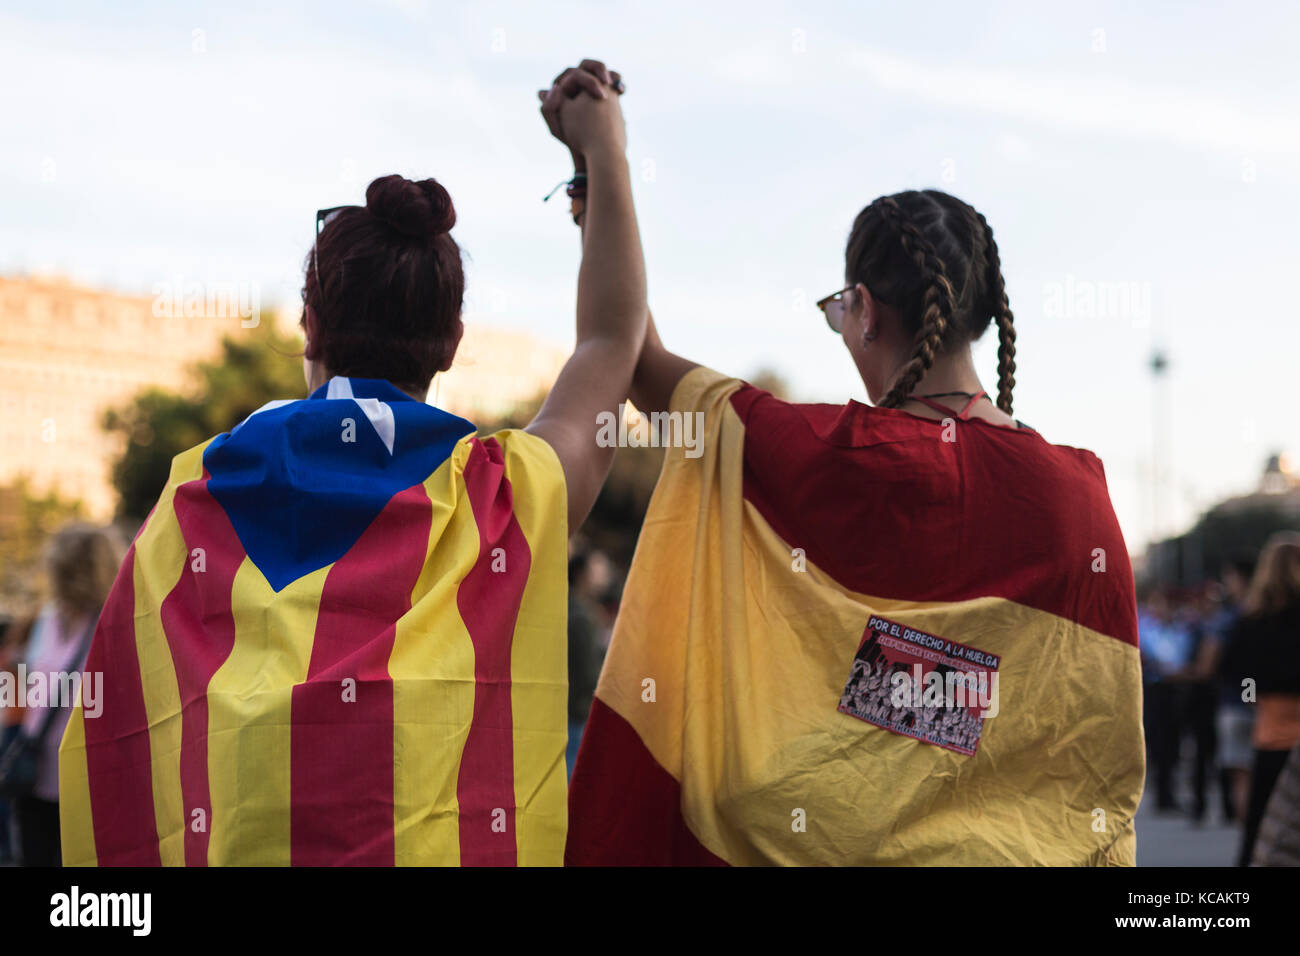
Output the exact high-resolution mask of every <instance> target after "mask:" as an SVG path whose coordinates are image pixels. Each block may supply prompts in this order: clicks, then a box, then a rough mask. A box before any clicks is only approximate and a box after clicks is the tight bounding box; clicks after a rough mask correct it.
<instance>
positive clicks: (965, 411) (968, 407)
mask: <svg viewBox="0 0 1300 956" xmlns="http://www.w3.org/2000/svg"><path fill="white" fill-rule="evenodd" d="M988 394H989V393H988V392H986V391H984V390H983V389H980V390H979V391H978V392H976V393H975V394H974V395H972V396H971V397H970V401H969V402H967V403H966V404H965V405H963V406H962V410H961V411H959V412H958V413H957V417H958V418H960V419H961V420H962V421H965V420H966V418H967V417H968V416H969V415H970V410H971V409H972V408H974V407H975V403H976V402H978V401H979V400H980V399H981V398H988Z"/></svg>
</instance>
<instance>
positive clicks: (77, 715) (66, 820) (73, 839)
mask: <svg viewBox="0 0 1300 956" xmlns="http://www.w3.org/2000/svg"><path fill="white" fill-rule="evenodd" d="M59 832H60V837H61V839H62V842H63V865H64V866H98V865H99V860H98V858H97V857H96V855H95V821H94V818H93V817H92V816H91V813H90V770H89V768H88V766H87V764H86V724H85V719H84V717H83V716H82V712H81V704H80V703H78V704H77V706H76V707H74V708H73V710H72V715H71V716H70V717H69V718H68V729H67V730H66V731H65V732H64V734H63V743H62V744H60V745H59Z"/></svg>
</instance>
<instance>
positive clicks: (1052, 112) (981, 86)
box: [846, 49, 1300, 156]
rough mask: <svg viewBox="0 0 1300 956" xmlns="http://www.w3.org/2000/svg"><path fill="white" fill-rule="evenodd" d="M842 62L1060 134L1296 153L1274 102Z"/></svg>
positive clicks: (860, 54)
mask: <svg viewBox="0 0 1300 956" xmlns="http://www.w3.org/2000/svg"><path fill="white" fill-rule="evenodd" d="M846 62H848V63H849V64H851V66H852V68H853V69H854V70H856V71H857V72H858V73H860V74H865V75H866V76H867V77H869V78H870V79H871V80H872V81H873V82H874V83H876V85H878V86H880V87H882V88H884V89H886V90H890V91H892V92H896V93H902V94H904V95H910V96H913V97H916V98H917V99H921V100H924V101H926V102H929V103H935V104H940V105H944V106H951V107H955V108H957V109H962V110H971V111H975V112H980V113H993V114H996V115H999V116H1005V117H1011V118H1016V119H1022V120H1028V121H1030V122H1033V123H1038V124H1040V125H1043V126H1047V127H1052V128H1055V129H1058V130H1061V131H1064V132H1067V133H1076V134H1099V135H1104V136H1117V137H1125V138H1133V139H1142V140H1157V141H1162V142H1166V143H1171V144H1174V145H1177V146H1182V147H1190V148H1209V149H1214V150H1220V151H1223V152H1227V153H1231V154H1233V155H1237V156H1254V155H1262V154H1266V153H1284V154H1292V155H1293V154H1295V153H1297V152H1300V124H1297V123H1295V122H1294V121H1293V117H1294V111H1293V110H1289V109H1288V110H1284V109H1282V108H1280V107H1279V108H1277V109H1269V108H1267V107H1266V106H1263V105H1257V104H1246V103H1242V102H1234V101H1232V100H1230V99H1228V98H1226V97H1220V96H1206V95H1204V94H1198V93H1195V92H1183V91H1176V90H1170V89H1154V88H1148V87H1143V86H1140V85H1137V84H1134V83H1132V82H1130V81H1128V80H1126V79H1124V78H1123V77H1119V76H1115V75H1092V76H1081V75H1068V74H1067V75H1059V74H1054V75H1050V76H1048V75H1043V74H1030V73H1011V72H1007V71H1002V70H985V69H977V68H971V67H964V66H934V65H930V64H925V63H922V62H920V61H917V60H914V59H909V58H906V57H901V56H896V55H893V54H890V53H884V52H881V51H878V50H862V49H858V50H855V51H852V52H851V53H849V54H848V55H847V57H846Z"/></svg>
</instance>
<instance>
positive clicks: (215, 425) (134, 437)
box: [104, 319, 306, 524]
mask: <svg viewBox="0 0 1300 956" xmlns="http://www.w3.org/2000/svg"><path fill="white" fill-rule="evenodd" d="M301 354H302V353H301V346H300V344H299V342H298V340H297V337H296V336H292V335H286V334H282V333H280V332H278V331H276V328H275V322H274V320H273V319H272V320H271V321H263V322H262V323H261V324H260V325H259V326H258V330H257V331H256V332H255V333H251V334H249V335H246V336H242V337H241V338H239V339H234V338H227V339H225V340H223V341H222V343H221V354H220V356H219V357H218V358H216V359H213V360H209V361H204V362H199V363H197V364H196V365H195V366H194V368H193V371H192V378H193V380H194V385H193V387H192V388H191V389H190V390H188V391H186V392H182V393H176V392H169V391H167V390H165V389H161V388H148V389H145V390H144V391H142V392H139V393H138V394H137V395H136V396H135V398H134V399H132V401H131V403H130V404H128V405H125V406H123V407H121V408H116V409H112V410H110V411H109V412H107V413H106V414H105V416H104V428H105V429H106V430H107V431H109V432H111V433H114V434H116V435H118V436H120V438H121V439H122V442H123V448H122V454H121V456H120V457H119V458H118V459H117V461H116V462H115V463H114V465H113V485H114V487H115V488H116V489H117V493H118V508H117V513H118V518H119V519H121V520H124V521H131V522H134V523H137V524H138V523H140V522H143V521H144V519H145V517H146V516H147V515H148V514H149V510H150V509H151V508H152V507H153V506H154V503H155V502H156V501H157V500H158V496H159V494H161V493H162V490H163V487H164V486H165V485H166V484H167V476H168V474H169V473H170V471H171V462H172V459H173V458H174V457H176V455H178V454H180V453H181V452H183V451H185V450H186V449H189V448H193V447H194V446H195V445H198V444H200V443H202V442H204V441H207V440H208V439H209V438H212V437H213V436H214V435H219V434H221V433H222V432H226V431H229V430H230V429H231V428H233V427H234V426H236V425H238V424H239V423H240V422H241V421H243V420H244V419H245V418H247V417H248V416H249V415H251V414H252V413H253V412H255V411H257V409H259V408H261V407H262V406H263V405H265V404H266V403H267V402H269V401H272V400H273V399H277V398H301V397H302V396H303V394H304V393H305V391H306V385H305V383H304V381H303V376H302V365H301V359H300V356H301Z"/></svg>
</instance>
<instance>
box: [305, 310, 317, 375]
mask: <svg viewBox="0 0 1300 956" xmlns="http://www.w3.org/2000/svg"><path fill="white" fill-rule="evenodd" d="M302 330H303V332H304V333H305V334H306V337H307V342H306V344H305V345H304V346H303V353H302V354H303V357H304V358H306V359H310V360H311V361H313V362H314V361H316V359H317V358H318V357H319V355H320V350H319V349H318V348H317V347H316V345H315V343H316V339H317V333H318V332H319V331H320V319H318V318H317V317H316V312H315V311H314V310H313V309H312V307H311V306H310V305H308V306H304V307H303V312H302Z"/></svg>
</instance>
